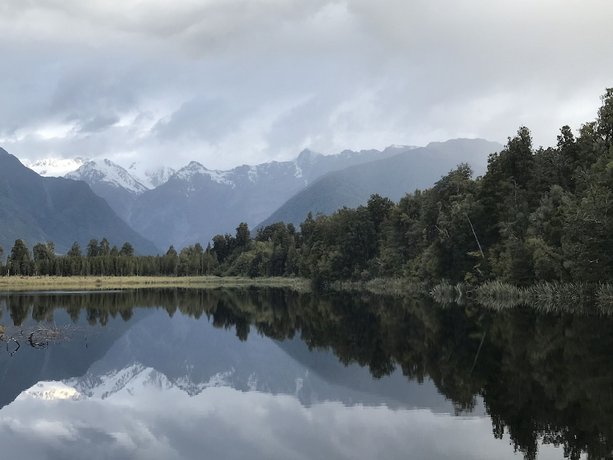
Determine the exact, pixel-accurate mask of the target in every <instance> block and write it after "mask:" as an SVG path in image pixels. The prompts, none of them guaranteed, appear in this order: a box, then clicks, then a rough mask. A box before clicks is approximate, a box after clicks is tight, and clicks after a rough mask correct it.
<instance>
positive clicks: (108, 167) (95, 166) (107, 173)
mask: <svg viewBox="0 0 613 460" xmlns="http://www.w3.org/2000/svg"><path fill="white" fill-rule="evenodd" d="M64 177H66V178H68V179H75V180H83V181H85V182H87V183H88V184H90V185H92V184H96V183H100V182H105V183H108V184H111V185H114V186H116V187H121V188H124V189H126V190H129V191H130V192H133V193H135V194H140V193H143V192H144V191H146V190H147V187H146V186H144V185H143V184H142V183H140V182H139V181H138V180H136V179H135V178H134V177H132V176H131V175H130V173H129V172H128V171H126V170H125V169H124V168H122V167H121V166H119V165H118V164H115V163H113V162H112V161H111V160H107V159H104V160H101V161H88V162H87V163H85V164H84V165H82V166H81V167H80V168H79V169H77V170H76V171H73V172H71V173H68V174H66V176H64Z"/></svg>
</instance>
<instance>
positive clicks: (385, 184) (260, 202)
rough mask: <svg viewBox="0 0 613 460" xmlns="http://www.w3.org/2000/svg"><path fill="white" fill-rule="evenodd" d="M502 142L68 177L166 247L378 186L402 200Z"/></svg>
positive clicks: (325, 208)
mask: <svg viewBox="0 0 613 460" xmlns="http://www.w3.org/2000/svg"><path fill="white" fill-rule="evenodd" d="M500 148H501V145H500V144H497V143H495V142H489V141H485V140H482V139H456V140H450V141H447V142H438V143H431V144H429V145H428V146H426V147H422V148H417V147H412V146H391V147H388V148H386V149H384V150H382V151H379V150H362V151H359V152H354V151H350V150H345V151H343V152H341V153H339V154H336V155H322V154H319V153H316V152H313V151H310V150H304V151H303V152H301V153H300V155H299V156H298V157H297V158H296V159H295V160H293V161H284V162H276V161H273V162H269V163H263V164H259V165H255V166H249V165H242V166H238V167H236V168H234V169H231V170H227V171H220V170H212V169H208V168H206V167H205V166H204V165H202V164H200V163H198V162H196V161H192V162H190V163H189V164H188V165H187V166H185V167H183V168H181V169H179V170H178V171H173V170H170V169H165V170H152V171H149V173H148V174H149V175H148V176H147V177H148V179H143V177H145V174H144V172H143V170H142V168H141V167H139V166H138V165H131V166H130V168H128V169H124V168H123V167H121V166H119V165H117V164H115V163H113V162H111V161H109V160H102V161H95V162H93V161H92V162H87V163H84V164H83V165H81V166H80V167H79V168H78V169H77V170H76V171H74V172H71V173H69V174H68V175H67V176H66V177H69V178H72V179H75V180H83V181H85V182H87V183H88V184H89V185H90V187H91V188H92V189H93V190H94V192H96V193H97V194H98V195H100V196H101V197H103V198H104V199H105V200H106V201H107V202H108V203H109V204H110V205H111V207H112V208H113V209H114V210H115V212H117V214H118V215H119V216H120V217H121V218H122V219H124V220H125V221H126V222H127V223H128V224H129V225H130V226H131V227H132V228H133V229H134V230H136V231H137V232H139V233H140V234H142V235H143V236H145V237H146V238H148V239H150V240H151V241H153V242H154V243H155V244H156V245H157V247H159V248H161V249H164V248H167V247H168V246H169V245H171V244H172V245H175V246H176V247H183V246H186V245H189V244H194V243H195V242H201V243H207V242H208V241H210V239H211V238H212V237H213V236H214V235H216V234H220V233H222V234H223V233H232V232H234V229H235V228H236V226H237V225H238V224H239V223H240V222H246V223H247V224H249V226H250V227H251V228H254V227H256V226H257V225H258V224H268V223H272V222H275V221H279V220H284V221H287V222H293V223H295V224H298V223H300V222H301V221H302V220H304V218H305V217H306V215H307V214H308V212H313V213H324V214H328V213H331V212H334V211H335V210H336V209H338V208H340V207H342V206H357V205H359V204H363V203H364V202H366V200H367V199H368V197H370V195H371V194H373V193H379V194H381V195H383V196H388V197H389V198H392V199H395V200H396V199H398V198H400V197H401V196H403V195H404V194H405V193H407V192H411V191H414V190H415V189H416V188H423V187H428V186H430V185H432V184H433V183H434V182H435V181H436V180H438V179H439V178H440V177H441V176H442V175H444V174H446V173H447V172H448V171H449V170H451V169H453V168H454V167H455V166H457V164H458V163H460V162H467V163H469V164H470V165H471V166H472V167H473V169H474V171H475V172H476V173H477V174H480V173H482V172H483V171H484V170H485V166H486V164H487V156H488V154H490V153H492V152H494V151H497V150H499V149H500ZM154 184H158V185H157V186H154Z"/></svg>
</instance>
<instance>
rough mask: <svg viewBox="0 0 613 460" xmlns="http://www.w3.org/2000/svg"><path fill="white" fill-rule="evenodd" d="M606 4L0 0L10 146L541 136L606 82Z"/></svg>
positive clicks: (223, 150) (34, 151) (231, 146)
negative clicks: (522, 132) (522, 131)
mask: <svg viewBox="0 0 613 460" xmlns="http://www.w3.org/2000/svg"><path fill="white" fill-rule="evenodd" d="M612 23H613V2H612V1H611V0H496V1H492V0H410V1H409V0H377V1H372V0H347V1H334V0H87V1H83V0H0V30H1V34H2V39H1V40H0V53H1V54H0V56H1V60H0V146H3V147H4V148H6V149H7V150H8V151H9V152H11V153H14V154H16V155H17V156H19V157H20V158H28V159H37V158H46V157H75V156H84V157H90V158H95V157H108V158H111V159H113V160H115V161H118V162H119V163H121V164H124V165H128V164H129V163H130V162H132V161H136V160H139V161H141V162H143V163H145V164H148V165H157V164H166V165H170V166H180V165H183V164H185V163H187V162H188V161H189V160H198V161H200V162H202V163H203V164H205V165H206V166H208V167H212V168H228V167H232V166H235V165H238V164H243V163H248V164H253V163H259V162H264V161H269V160H273V159H276V160H281V159H289V158H293V157H295V156H296V155H297V154H298V153H299V152H300V150H302V149H304V148H311V149H313V150H316V151H320V152H323V153H334V152H337V151H340V150H343V149H345V148H350V149H362V148H383V147H385V146H387V145H390V144H412V145H423V144H426V143H427V142H429V141H432V140H444V139H448V138H453V137H484V138H487V139H490V140H495V141H500V142H504V141H505V140H506V138H507V137H508V136H510V135H513V134H514V133H515V132H516V130H517V128H518V127H519V126H521V125H526V126H528V127H529V128H530V129H531V130H532V132H533V136H534V140H535V144H536V145H550V144H552V143H554V142H555V137H556V134H557V131H558V129H559V127H560V126H562V125H563V124H570V125H571V126H573V127H574V128H577V127H579V125H580V124H581V123H583V122H586V121H589V120H592V119H593V118H594V117H595V114H596V110H597V108H598V106H599V104H600V95H601V94H602V93H603V92H604V89H605V87H607V86H613V53H612V52H611V46H612V44H613V27H611V24H612Z"/></svg>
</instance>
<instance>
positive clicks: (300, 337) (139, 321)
mask: <svg viewBox="0 0 613 460" xmlns="http://www.w3.org/2000/svg"><path fill="white" fill-rule="evenodd" d="M0 311H1V312H2V318H1V323H2V324H3V325H4V334H3V337H2V338H3V342H2V343H0V346H1V347H2V348H0V407H1V409H0V427H1V429H0V445H2V449H3V453H4V454H6V455H7V456H10V457H13V458H40V459H73V458H74V459H82V458H84V455H87V458H91V459H106V458H109V459H111V458H112V459H124V458H125V459H131V458H137V459H139V458H143V459H145V458H146V459H156V458H160V459H161V458H163V459H192V458H193V459H197V458H198V459H200V458H229V459H234V458H236V459H238V458H241V459H244V458H254V459H307V458H317V459H322V458H326V459H374V458H381V459H395V458H398V459H400V458H403V459H404V458H416V459H422V458H432V459H451V458H453V459H457V458H466V459H468V458H483V459H486V458H523V457H525V458H562V457H564V456H566V457H569V458H579V457H580V456H581V455H582V454H584V453H586V452H587V453H590V454H591V455H592V457H594V458H603V457H606V456H608V455H610V453H611V443H610V439H611V430H612V428H611V427H612V423H611V422H612V420H611V418H612V416H611V414H613V411H612V409H613V379H612V372H611V371H612V370H613V366H612V364H613V363H612V362H611V361H612V358H611V354H610V350H611V349H612V348H611V345H613V343H612V342H613V340H612V337H613V334H611V331H612V329H611V326H612V325H613V323H612V322H611V320H610V319H607V318H601V317H598V316H589V315H562V314H558V315H553V314H550V315H542V314H537V313H535V312H534V311H531V310H530V309H521V308H519V309H514V310H512V311H505V312H500V313H496V312H492V311H486V310H484V309H482V308H478V307H472V306H470V305H469V306H462V307H449V308H441V307H437V306H436V305H433V304H431V303H430V302H429V301H428V300H427V299H418V298H416V299H402V300H398V299H396V300H394V299H391V298H385V297H381V296H378V297H376V296H371V295H346V294H345V295H340V294H339V295H327V296H316V295H313V294H297V293H295V292H289V291H283V290H277V289H275V290H271V289H258V290H253V289H252V290H182V289H163V290H135V291H113V292H98V293H65V292H57V293H29V294H28V293H24V294H21V293H20V294H2V295H0Z"/></svg>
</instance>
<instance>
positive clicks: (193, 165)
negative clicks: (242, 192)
mask: <svg viewBox="0 0 613 460" xmlns="http://www.w3.org/2000/svg"><path fill="white" fill-rule="evenodd" d="M231 174H232V172H231V171H219V170H212V169H207V168H205V167H204V166H203V165H202V164H200V163H198V162H197V161H191V162H190V163H189V164H188V165H187V166H185V167H184V168H181V169H179V171H177V173H176V174H175V175H174V177H176V178H177V179H181V180H184V181H190V180H191V179H192V178H194V177H195V176H208V177H209V178H210V179H211V180H212V181H213V182H217V183H218V184H224V185H230V186H232V187H235V184H234V182H233V181H232V180H231V179H230V175H231Z"/></svg>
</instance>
